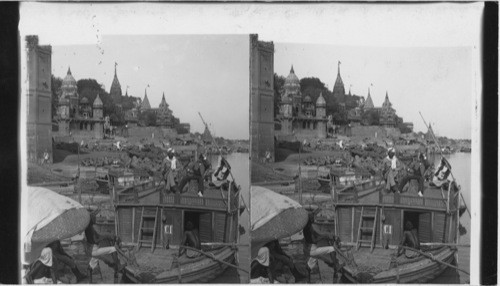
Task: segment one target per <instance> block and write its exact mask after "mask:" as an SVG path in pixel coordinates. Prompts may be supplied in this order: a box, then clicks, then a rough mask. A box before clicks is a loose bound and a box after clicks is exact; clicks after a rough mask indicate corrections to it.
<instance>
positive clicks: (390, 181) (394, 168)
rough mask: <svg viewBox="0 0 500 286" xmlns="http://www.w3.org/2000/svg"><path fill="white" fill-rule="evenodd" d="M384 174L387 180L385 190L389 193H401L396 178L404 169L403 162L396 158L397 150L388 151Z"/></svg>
mask: <svg viewBox="0 0 500 286" xmlns="http://www.w3.org/2000/svg"><path fill="white" fill-rule="evenodd" d="M382 163H383V167H382V170H383V171H382V174H383V176H384V179H385V189H386V191H387V192H390V191H392V192H394V193H395V192H399V190H398V187H397V184H396V177H397V175H398V172H399V171H400V170H401V169H402V168H403V166H402V164H401V162H400V161H399V160H398V158H397V157H396V150H395V149H394V148H392V147H391V148H389V150H387V157H385V158H384V160H383V162H382Z"/></svg>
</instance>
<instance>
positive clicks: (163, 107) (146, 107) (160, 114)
mask: <svg viewBox="0 0 500 286" xmlns="http://www.w3.org/2000/svg"><path fill="white" fill-rule="evenodd" d="M133 110H135V109H133ZM136 110H137V115H136V118H137V117H138V114H140V113H141V112H148V111H149V112H153V113H154V114H155V115H156V126H158V127H163V128H170V129H176V128H177V127H181V128H183V129H184V130H187V131H188V132H189V131H190V124H189V123H181V122H180V121H179V119H178V118H177V117H175V116H174V113H173V111H172V110H171V109H170V106H169V104H168V103H167V101H166V100H165V93H163V95H162V98H161V102H160V105H159V106H158V107H157V108H151V104H150V103H149V99H148V94H147V92H146V90H144V99H143V100H142V101H141V102H140V104H138V105H137V108H136ZM127 121H128V120H127Z"/></svg>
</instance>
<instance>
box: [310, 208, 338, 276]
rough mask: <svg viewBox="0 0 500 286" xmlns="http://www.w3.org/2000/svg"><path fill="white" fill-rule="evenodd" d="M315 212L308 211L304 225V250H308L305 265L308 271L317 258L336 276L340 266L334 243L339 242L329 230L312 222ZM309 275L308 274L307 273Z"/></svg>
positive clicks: (314, 265)
mask: <svg viewBox="0 0 500 286" xmlns="http://www.w3.org/2000/svg"><path fill="white" fill-rule="evenodd" d="M314 215H315V212H309V221H308V223H307V224H306V226H305V227H304V230H303V233H304V244H305V245H304V252H306V251H307V250H308V252H309V253H304V254H305V255H306V256H307V255H309V260H308V261H307V266H308V268H309V269H308V270H309V273H310V272H311V270H312V269H313V268H314V267H316V265H317V264H318V259H321V260H323V261H324V262H325V263H326V264H327V265H328V266H330V267H332V268H333V278H337V277H338V272H339V271H340V269H341V268H342V267H341V266H340V265H339V262H338V260H337V253H336V252H335V247H334V245H335V244H338V243H339V240H338V238H337V237H336V236H335V235H333V234H332V233H329V232H324V231H322V230H320V229H319V227H318V226H317V225H315V223H314ZM309 277H310V274H309Z"/></svg>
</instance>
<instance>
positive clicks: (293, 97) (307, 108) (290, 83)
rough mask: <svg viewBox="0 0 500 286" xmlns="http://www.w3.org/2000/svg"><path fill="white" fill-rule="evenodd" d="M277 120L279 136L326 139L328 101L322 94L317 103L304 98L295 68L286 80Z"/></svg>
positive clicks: (306, 97) (309, 97) (307, 96)
mask: <svg viewBox="0 0 500 286" xmlns="http://www.w3.org/2000/svg"><path fill="white" fill-rule="evenodd" d="M277 120H278V121H279V122H280V124H281V129H280V130H278V132H277V133H278V134H279V135H284V136H290V135H294V136H295V137H315V138H326V135H327V130H326V125H327V122H328V119H327V117H326V100H325V98H324V97H323V95H322V94H320V95H319V96H318V98H317V99H316V101H315V102H314V101H313V100H312V98H311V96H309V95H306V96H305V97H303V96H302V93H301V92H300V80H299V78H298V77H297V75H295V71H294V69H293V66H292V68H291V69H290V74H289V75H288V76H287V77H286V79H285V84H284V92H283V93H282V95H281V106H280V112H279V114H278V116H277Z"/></svg>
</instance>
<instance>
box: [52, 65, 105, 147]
mask: <svg viewBox="0 0 500 286" xmlns="http://www.w3.org/2000/svg"><path fill="white" fill-rule="evenodd" d="M58 102H59V103H58V108H57V114H56V116H54V119H55V120H56V121H57V122H58V129H59V130H58V132H57V133H56V134H54V135H55V136H56V137H67V136H73V137H85V138H95V139H102V138H104V112H103V108H104V106H103V102H102V100H101V98H100V96H99V95H97V96H96V97H95V99H94V101H93V102H90V100H89V99H88V98H87V97H82V98H80V96H79V94H78V90H77V86H76V80H75V78H74V77H73V75H72V73H71V68H68V72H67V73H66V77H64V79H63V81H62V86H61V95H60V97H59V101H58Z"/></svg>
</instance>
